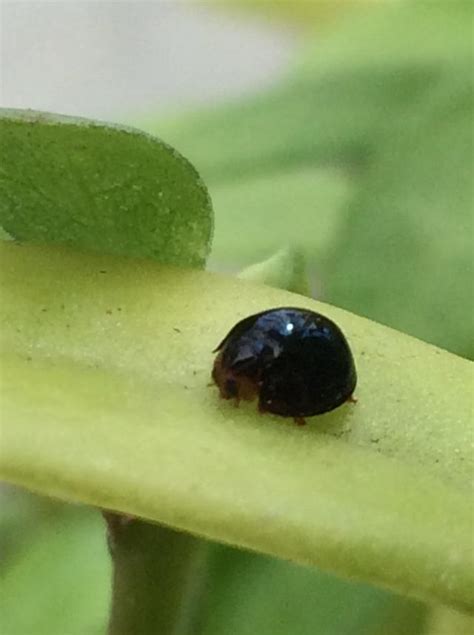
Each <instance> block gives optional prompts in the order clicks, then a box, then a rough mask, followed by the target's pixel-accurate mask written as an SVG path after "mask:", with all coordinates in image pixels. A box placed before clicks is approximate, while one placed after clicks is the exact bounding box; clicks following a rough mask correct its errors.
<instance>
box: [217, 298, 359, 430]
mask: <svg viewBox="0 0 474 635" xmlns="http://www.w3.org/2000/svg"><path fill="white" fill-rule="evenodd" d="M214 352H215V353H217V352H218V355H217V357H216V359H215V361H214V367H213V370H212V378H213V380H214V382H215V383H216V384H217V386H218V387H219V391H220V394H221V397H223V398H224V399H235V400H236V402H237V403H238V402H239V400H240V399H246V400H252V399H255V398H256V397H258V408H259V410H260V412H271V413H273V414H277V415H281V416H282V417H293V418H294V419H295V421H297V423H300V424H302V423H304V419H303V417H311V416H313V415H317V414H322V413H323V412H328V411H329V410H334V408H337V407H338V406H340V405H341V404H342V403H344V402H345V401H355V399H354V398H353V396H352V394H353V392H354V390H355V387H356V383H357V375H356V369H355V365H354V359H353V357H352V353H351V350H350V348H349V345H348V343H347V341H346V338H345V337H344V335H343V333H342V331H341V329H340V328H339V327H338V326H337V325H336V324H334V322H332V321H331V320H330V319H329V318H327V317H324V315H320V314H319V313H315V312H314V311H308V310H307V309H297V308H292V307H284V308H279V309H271V310H270V311H263V312H262V313H257V314H256V315H251V316H249V317H247V318H245V319H244V320H241V321H240V322H238V323H237V324H236V325H235V326H234V327H233V328H232V329H231V330H230V332H229V333H228V334H227V336H226V337H225V338H224V340H223V341H222V342H221V343H220V344H219V346H218V347H217V348H216V350H215V351H214Z"/></svg>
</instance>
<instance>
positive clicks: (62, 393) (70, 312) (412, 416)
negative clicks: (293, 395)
mask: <svg viewBox="0 0 474 635" xmlns="http://www.w3.org/2000/svg"><path fill="white" fill-rule="evenodd" d="M2 268H3V276H2V281H1V284H2V288H1V294H2V305H1V315H0V325H1V333H2V350H3V359H2V370H3V373H2V374H3V378H2V379H3V381H2V383H3V386H2V392H3V394H2V419H3V424H2V425H3V430H2V453H1V476H2V477H3V478H4V479H6V480H9V481H12V482H14V483H17V484H21V485H24V486H26V487H28V488H30V489H33V490H35V491H38V492H42V493H44V494H49V495H52V496H58V497H61V498H66V499H77V500H81V501H84V502H86V503H90V504H93V505H98V506H101V507H106V508H109V509H116V510H119V511H123V512H126V513H130V514H135V515H138V516H143V517H146V518H149V519H153V520H157V521H161V522H163V523H165V524H168V525H170V526H173V527H177V528H180V529H184V530H189V531H191V532H195V533H197V534H200V535H203V536H206V537H209V538H212V539H215V540H220V541H223V542H227V543H230V544H235V545H239V546H243V547H249V548H251V549H255V550H259V551H262V552H265V553H269V554H274V555H277V556H279V557H282V558H287V559H290V560H294V561H296V562H301V563H306V564H315V565H318V566H321V567H322V568H326V569H329V570H332V571H334V572H336V573H339V574H342V575H345V576H348V577H354V578H358V579H361V580H367V581H370V582H373V583H375V584H379V585H385V586H389V587H391V588H393V589H395V590H397V591H400V592H402V593H404V594H406V595H413V596H416V597H422V598H429V599H431V600H436V601H439V602H442V603H446V604H451V605H452V606H454V607H457V608H461V609H469V608H472V606H473V598H472V589H473V582H474V580H473V570H474V567H473V566H472V557H473V553H472V528H473V527H472V515H471V511H470V501H471V498H470V490H469V481H470V478H471V475H472V448H471V441H472V434H471V427H470V423H471V420H470V417H471V401H470V394H469V390H470V388H471V386H472V364H471V363H470V362H468V361H466V360H463V359H460V358H457V357H455V356H453V355H451V354H449V353H447V352H444V351H441V350H439V349H436V348H434V347H432V346H429V345H426V344H424V343H422V342H419V341H417V340H414V339H412V338H409V337H407V336H405V335H402V334H400V333H397V332H395V331H392V330H390V329H388V328H385V327H382V326H380V325H377V324H375V323H372V322H369V321H367V320H364V319H362V318H359V317H356V316H354V315H351V314H348V313H346V312H344V311H341V310H338V309H335V308H334V307H331V306H329V305H321V304H320V303H317V302H314V301H312V300H309V299H307V298H303V297H301V296H297V295H294V294H291V293H288V292H285V291H281V290H276V289H271V288H269V287H265V286H259V287H256V286H255V284H249V283H248V282H245V281H242V280H237V279H233V278H227V277H220V276H216V275H213V274H209V273H201V272H197V271H183V270H177V269H171V268H165V267H160V266H159V265H157V264H153V263H151V262H149V261H148V262H147V261H136V260H128V259H120V258H114V257H107V256H92V255H91V254H85V253H79V252H77V253H76V252H72V251H68V250H66V249H64V248H62V249H58V248H51V247H49V248H46V247H43V248H40V247H29V246H18V245H15V244H11V243H5V244H3V245H2ZM278 305H300V306H303V307H308V308H312V309H315V310H318V311H321V312H323V313H326V314H327V315H329V316H330V317H331V318H333V319H335V320H336V321H337V322H338V323H339V324H340V325H341V326H342V328H343V329H344V331H345V332H346V334H347V336H348V339H349V341H350V343H351V345H352V347H353V350H354V354H355V359H356V362H357V366H358V373H359V385H358V388H357V397H358V399H359V401H358V403H357V404H356V405H354V404H347V405H344V406H342V407H341V408H339V409H337V410H336V411H334V412H332V413H329V414H327V415H323V416H320V417H316V418H314V419H311V420H309V421H308V425H307V426H306V427H305V428H303V429H302V428H299V427H297V426H295V425H294V424H293V422H292V421H291V420H290V421H287V420H284V419H279V418H276V417H271V416H261V415H259V414H258V413H257V412H256V407H255V404H245V405H244V406H243V407H241V408H240V409H236V408H234V407H233V406H232V405H231V404H229V403H228V402H224V401H222V400H220V399H219V398H218V396H217V391H216V389H215V388H211V387H209V386H208V382H209V375H210V368H211V365H212V359H213V356H212V353H211V351H212V349H213V348H214V347H215V345H216V344H217V343H218V341H219V340H220V339H221V338H222V336H223V335H225V333H226V332H227V330H228V329H229V328H230V327H231V326H232V325H233V324H234V323H235V322H236V321H237V320H238V319H240V318H242V317H243V316H245V315H248V314H250V313H254V312H257V311H259V310H262V309H265V308H268V307H273V306H278Z"/></svg>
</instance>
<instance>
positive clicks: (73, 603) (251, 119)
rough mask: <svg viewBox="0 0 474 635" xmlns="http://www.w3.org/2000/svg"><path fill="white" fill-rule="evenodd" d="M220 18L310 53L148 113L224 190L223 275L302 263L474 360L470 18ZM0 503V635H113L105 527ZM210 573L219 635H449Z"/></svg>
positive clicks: (335, 295)
mask: <svg viewBox="0 0 474 635" xmlns="http://www.w3.org/2000/svg"><path fill="white" fill-rule="evenodd" d="M195 4H196V3H195ZM197 4H200V3H197ZM201 4H204V3H201ZM206 10H209V11H211V12H212V11H214V12H216V13H221V14H225V15H227V16H229V15H230V16H232V15H234V14H233V13H232V12H233V11H234V12H236V13H235V16H236V18H235V19H236V20H238V21H240V22H241V21H242V20H244V21H245V20H247V19H248V20H251V19H254V17H252V13H251V11H250V12H249V10H254V11H257V13H258V15H259V16H260V18H259V19H260V20H265V21H266V23H268V24H269V25H270V28H275V29H276V30H278V29H281V28H282V24H284V25H285V28H290V29H291V33H292V38H294V40H293V41H294V42H296V44H297V46H295V47H294V51H293V53H292V55H293V59H292V61H291V64H290V66H289V68H288V69H287V70H286V71H285V73H281V74H280V76H279V77H278V78H277V79H276V80H275V81H273V82H272V84H271V85H270V86H263V87H262V88H260V89H259V88H258V87H254V89H253V90H252V91H247V93H246V94H244V95H242V96H239V97H238V98H235V99H233V100H229V101H228V103H218V104H214V105H210V104H206V105H204V106H200V107H199V108H197V107H194V108H189V107H188V108H187V109H186V112H174V113H173V115H172V116H170V113H169V112H168V113H167V114H166V116H165V114H164V113H163V112H158V114H156V113H154V112H151V113H149V114H146V115H143V113H139V114H138V115H137V116H135V117H131V119H132V123H134V124H135V125H137V126H139V127H142V128H146V129H147V130H150V131H152V132H154V133H156V134H157V135H158V136H160V137H162V138H163V139H164V140H166V141H167V142H169V143H171V144H172V145H173V146H175V147H176V148H177V149H178V150H179V151H180V152H181V153H182V154H184V155H185V156H186V157H187V158H189V159H190V160H191V161H192V162H193V163H194V165H195V166H196V167H197V169H198V170H199V171H200V173H201V174H202V176H203V178H204V180H205V182H206V183H207V185H208V187H209V190H210V193H211V196H212V199H213V202H214V208H215V215H216V218H215V237H214V246H213V251H212V254H211V259H210V262H209V268H211V269H213V270H218V271H229V272H237V271H239V270H240V269H241V268H242V267H244V266H246V265H249V264H251V263H255V262H258V261H261V260H263V259H266V258H268V257H270V256H271V255H272V254H273V253H275V251H277V250H278V249H280V248H282V247H285V246H292V247H295V248H298V249H300V250H301V251H302V253H304V254H305V256H306V258H307V262H308V267H309V272H310V277H311V286H312V290H313V293H314V294H315V295H316V297H318V298H320V299H323V300H325V301H328V302H331V303H334V304H336V305H339V306H342V307H344V308H347V309H349V310H351V311H354V312H356V313H359V314H362V315H366V316H368V317H370V318H372V319H374V320H377V321H380V322H382V323H384V324H387V325H390V326H392V327H394V328H397V329H399V330H401V331H404V332H406V333H409V334H412V335H414V336H416V337H419V338H421V339H423V340H425V341H428V342H431V343H433V344H436V345H438V346H441V347H442V348H447V349H448V350H451V351H453V352H455V353H457V354H459V355H462V356H465V357H469V358H472V357H473V354H474V348H473V341H474V340H473V337H472V332H473V329H472V326H473V324H472V297H473V295H472V291H473V288H472V279H473V278H472V273H473V272H472V265H473V262H472V254H471V250H472V244H471V243H472V235H473V225H472V222H473V221H472V218H473V217H472V207H473V187H472V167H473V125H472V121H473V120H472V114H473V113H472V62H473V44H472V32H471V29H472V5H471V3H469V2H448V1H447V0H446V1H445V2H443V1H440V2H436V1H434V2H416V1H414V2H402V1H399V2H390V3H389V2H382V1H380V2H370V3H362V2H355V1H354V2H341V3H330V2H292V3H289V2H275V3H274V2H262V3H251V2H240V3H239V2H229V3H225V2H219V3H217V2H216V3H213V4H210V3H206ZM229 12H230V13H229ZM182 44H183V46H185V45H186V42H183V43H182ZM216 54H218V51H216ZM255 63H256V64H258V60H256V62H255ZM170 64H172V61H171V60H170ZM176 72H179V69H176ZM31 105H32V106H35V104H34V103H32V104H31ZM157 110H158V111H159V110H160V109H159V108H157ZM1 495H2V506H1V520H2V523H1V531H0V540H1V554H2V583H1V584H2V588H1V602H2V607H1V608H0V616H1V620H0V629H1V630H0V632H1V633H2V634H3V635H85V634H89V633H90V634H91V635H95V634H99V633H102V632H104V629H105V625H106V621H107V609H108V601H109V578H110V564H109V560H108V555H107V549H106V543H105V538H104V534H105V531H104V527H103V524H102V521H101V518H100V515H99V514H98V513H97V512H95V511H94V510H88V509H84V508H82V507H76V506H72V505H67V504H60V503H56V502H52V501H48V500H44V499H41V498H39V497H36V496H34V495H32V494H27V493H25V492H20V491H18V490H16V489H13V488H9V487H5V488H4V489H3V490H2V494H1ZM209 563H210V564H209V566H210V577H209V582H208V587H207V588H208V605H207V609H206V613H205V622H204V626H203V631H202V635H220V634H222V633H226V634H228V635H254V634H256V633H258V634H259V635H307V634H308V635H309V634H311V635H313V634H318V635H346V634H354V635H357V634H358V633H360V634H364V635H371V634H374V635H375V634H380V635H382V634H383V635H391V634H400V635H401V634H408V635H409V634H410V633H413V634H418V633H420V634H421V633H428V632H430V633H435V632H437V633H441V630H440V628H441V627H439V625H438V626H437V625H436V623H435V621H434V620H433V618H432V617H429V615H428V612H427V609H426V607H425V606H424V605H422V604H419V603H416V602H413V601H408V600H405V599H404V598H400V597H397V596H394V595H393V594H391V593H388V592H386V591H382V590H378V589H374V588H370V587H368V586H366V585H361V584H356V583H355V582H349V581H342V580H339V579H336V578H335V577H333V576H331V575H328V574H326V573H322V572H318V571H314V570H309V569H303V568H301V567H296V566H295V565H292V564H289V563H284V562H278V561H275V560H272V559H270V558H266V557H262V556H257V555H254V554H248V553H244V552H240V551H237V550H232V549H229V548H226V547H221V546H218V545H209ZM446 628H448V627H446ZM460 628H461V627H460ZM443 632H444V631H443ZM445 632H446V635H450V632H451V631H449V630H447V631H445ZM461 632H462V631H461V630H456V632H455V633H456V635H457V633H461ZM455 633H453V635H455Z"/></svg>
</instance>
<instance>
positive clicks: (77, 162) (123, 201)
mask: <svg viewBox="0 0 474 635" xmlns="http://www.w3.org/2000/svg"><path fill="white" fill-rule="evenodd" d="M0 153H1V157H2V166H1V168H0V224H1V225H2V226H3V227H4V229H5V230H7V231H8V232H9V233H10V234H11V235H12V236H13V237H14V238H16V239H18V240H22V241H31V242H35V243H65V244H68V245H74V246H77V247H82V248H86V249H93V250H97V251H100V252H102V253H112V254H120V255H126V256H142V257H149V258H154V259H156V260H159V261H160V262H164V263H172V264H178V263H179V264H188V265H191V266H195V267H199V266H203V265H204V263H205V261H206V256H207V254H208V252H209V246H210V237H211V231H212V215H211V204H210V199H209V196H208V194H207V190H206V188H205V186H204V184H203V183H202V182H201V180H200V178H199V176H198V174H197V173H196V171H195V170H194V168H193V167H192V166H191V165H190V164H189V163H188V162H187V161H186V160H185V159H184V158H183V157H182V156H181V155H180V154H179V153H178V152H176V150H174V149H173V148H171V147H170V146H168V145H167V144H165V143H163V142H162V141H160V140H159V139H157V138H156V137H152V136H151V135H147V134H145V133H143V132H141V131H139V130H134V129H132V128H124V127H120V126H115V125H112V124H105V123H101V122H97V121H91V120H87V119H78V118H74V117H63V116H60V115H51V114H47V113H40V112H34V111H21V110H0Z"/></svg>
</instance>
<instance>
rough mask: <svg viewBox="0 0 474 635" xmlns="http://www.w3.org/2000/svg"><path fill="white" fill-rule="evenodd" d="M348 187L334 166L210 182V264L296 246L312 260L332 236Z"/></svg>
mask: <svg viewBox="0 0 474 635" xmlns="http://www.w3.org/2000/svg"><path fill="white" fill-rule="evenodd" d="M351 186H352V183H351V181H350V178H349V177H348V175H345V174H344V173H343V171H342V170H336V169H327V170H314V169H307V170H301V171H297V172H287V173H285V172H283V173H281V174H276V175H275V174H273V175H271V176H268V177H256V178H254V179H245V180H243V181H240V182H237V183H228V184H223V185H220V186H216V187H215V188H214V189H213V200H214V208H215V210H216V230H215V234H214V243H213V247H212V252H211V257H210V261H209V265H210V267H211V268H212V267H215V268H223V267H224V268H225V267H232V268H238V267H240V266H242V265H248V264H250V263H252V262H255V261H256V260H258V259H264V258H268V257H269V256H270V255H271V254H274V253H275V252H276V251H278V250H280V249H281V248H282V247H285V246H286V245H291V246H293V247H296V248H298V249H300V250H301V252H302V253H303V254H304V255H305V256H306V257H307V259H308V262H309V263H311V264H314V262H315V261H316V260H317V259H318V258H323V257H324V255H325V254H326V253H327V251H328V249H329V248H330V245H331V244H332V242H333V241H334V240H335V238H336V236H337V231H338V229H339V227H340V225H341V221H342V219H341V211H342V208H343V205H344V204H345V203H347V201H348V197H349V195H350V193H351V191H352V187H351Z"/></svg>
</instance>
